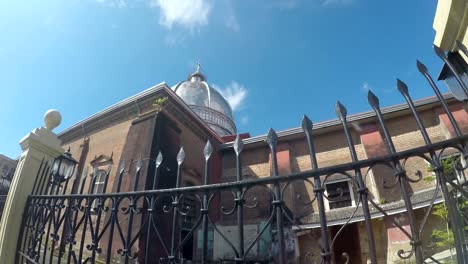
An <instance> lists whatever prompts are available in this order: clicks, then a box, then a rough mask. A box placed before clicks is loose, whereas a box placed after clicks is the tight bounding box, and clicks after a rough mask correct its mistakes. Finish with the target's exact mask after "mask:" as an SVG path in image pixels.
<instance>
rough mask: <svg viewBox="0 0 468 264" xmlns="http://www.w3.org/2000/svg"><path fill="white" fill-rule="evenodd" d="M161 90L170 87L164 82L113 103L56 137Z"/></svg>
mask: <svg viewBox="0 0 468 264" xmlns="http://www.w3.org/2000/svg"><path fill="white" fill-rule="evenodd" d="M163 88H168V89H170V87H169V86H168V85H167V84H166V82H161V83H159V84H156V85H154V86H151V87H150V88H148V89H145V90H143V91H141V92H139V93H137V94H135V95H132V96H130V97H127V98H125V99H123V100H122V101H120V102H117V103H115V104H113V105H111V106H109V107H107V108H105V109H103V110H101V111H99V112H97V113H95V114H93V115H91V116H89V117H87V118H85V119H83V120H80V121H78V122H77V123H75V124H73V125H71V126H69V127H67V128H65V129H64V130H62V131H60V132H59V133H58V134H57V136H58V137H62V136H64V135H65V134H67V133H69V132H71V131H72V130H74V129H77V128H81V127H82V126H85V125H86V124H87V123H90V122H92V121H94V120H96V119H98V118H100V117H102V116H104V115H107V114H109V113H111V112H113V111H118V110H120V109H122V108H125V107H127V106H129V105H130V104H134V103H135V101H137V100H138V99H140V98H143V97H145V96H147V95H150V94H152V93H154V92H156V91H159V90H161V89H163Z"/></svg>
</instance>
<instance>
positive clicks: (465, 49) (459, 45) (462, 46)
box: [455, 40, 468, 56]
mask: <svg viewBox="0 0 468 264" xmlns="http://www.w3.org/2000/svg"><path fill="white" fill-rule="evenodd" d="M455 42H456V43H457V47H458V49H459V50H461V51H462V52H463V53H465V55H466V56H468V49H467V48H466V46H465V45H463V43H461V42H460V41H458V40H457V41H455Z"/></svg>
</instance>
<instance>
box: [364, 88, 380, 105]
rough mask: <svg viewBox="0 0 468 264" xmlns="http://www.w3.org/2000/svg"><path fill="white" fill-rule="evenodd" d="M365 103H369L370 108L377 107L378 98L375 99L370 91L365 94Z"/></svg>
mask: <svg viewBox="0 0 468 264" xmlns="http://www.w3.org/2000/svg"><path fill="white" fill-rule="evenodd" d="M367 101H369V104H370V105H371V106H372V107H376V108H378V107H379V98H377V96H375V94H374V93H373V92H372V91H371V90H369V92H367Z"/></svg>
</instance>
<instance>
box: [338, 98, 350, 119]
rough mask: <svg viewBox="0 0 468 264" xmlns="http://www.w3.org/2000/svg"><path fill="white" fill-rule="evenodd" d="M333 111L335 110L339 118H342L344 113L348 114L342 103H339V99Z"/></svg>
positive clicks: (344, 115)
mask: <svg viewBox="0 0 468 264" xmlns="http://www.w3.org/2000/svg"><path fill="white" fill-rule="evenodd" d="M335 112H336V116H337V117H338V118H339V119H340V120H343V118H344V117H346V115H347V114H348V111H347V110H346V107H345V106H344V105H343V104H341V103H340V101H336V107H335Z"/></svg>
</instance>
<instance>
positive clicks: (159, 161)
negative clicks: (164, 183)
mask: <svg viewBox="0 0 468 264" xmlns="http://www.w3.org/2000/svg"><path fill="white" fill-rule="evenodd" d="M162 161H163V155H162V153H161V151H159V153H158V156H157V157H156V168H159V166H161V163H162Z"/></svg>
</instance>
